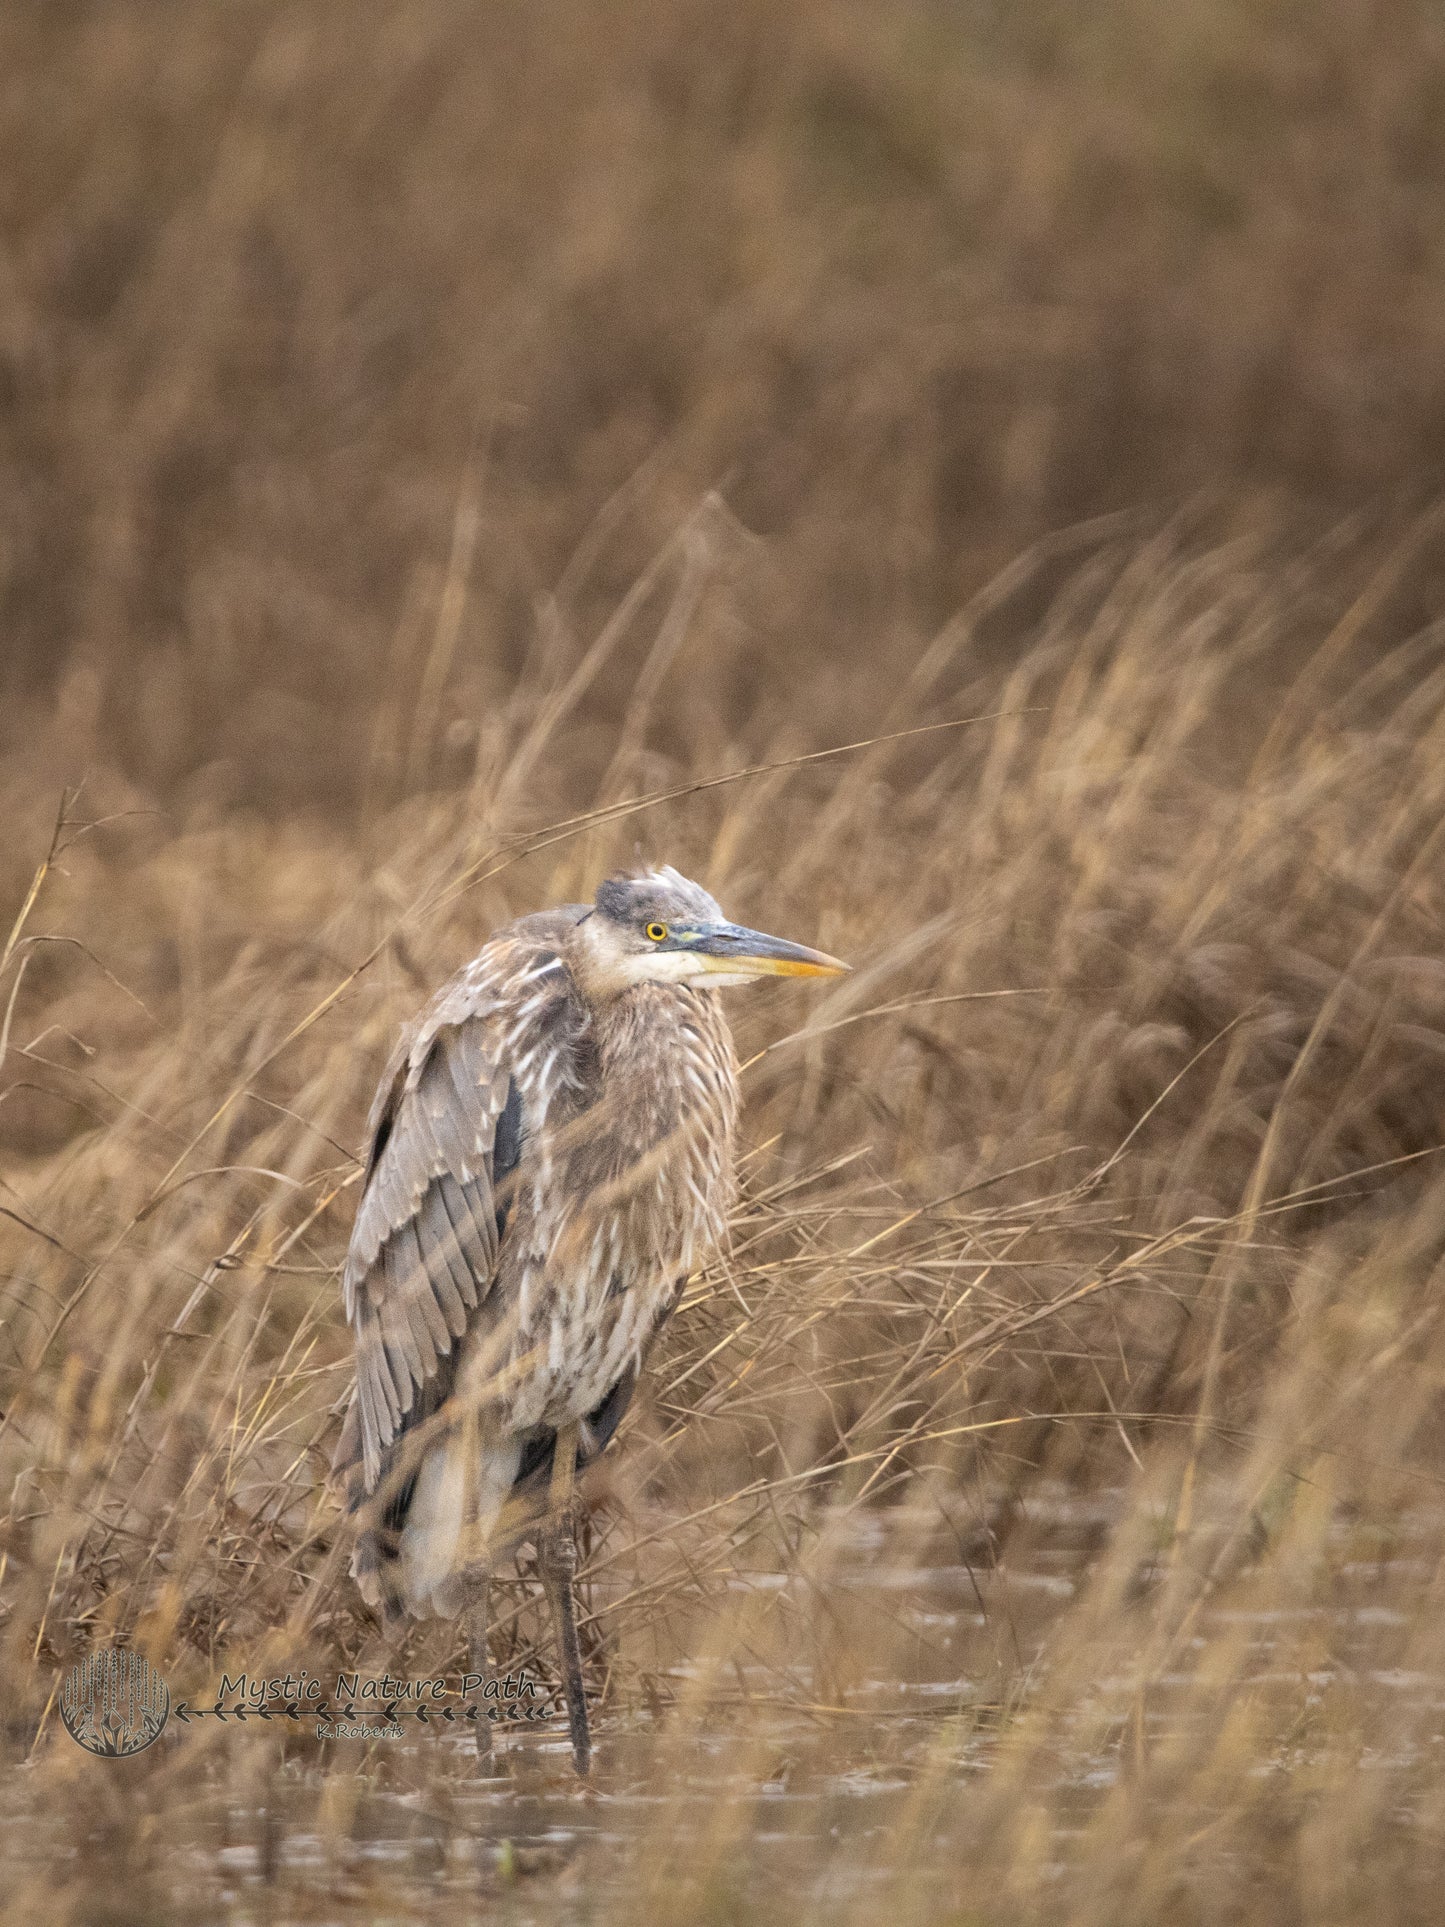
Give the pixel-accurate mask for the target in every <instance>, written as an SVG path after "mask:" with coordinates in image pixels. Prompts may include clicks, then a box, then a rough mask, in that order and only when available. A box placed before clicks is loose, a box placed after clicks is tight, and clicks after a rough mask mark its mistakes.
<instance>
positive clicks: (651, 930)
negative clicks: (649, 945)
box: [647, 923, 667, 943]
mask: <svg viewBox="0 0 1445 1927" xmlns="http://www.w3.org/2000/svg"><path fill="white" fill-rule="evenodd" d="M647 934H648V936H649V937H651V939H652V941H653V942H654V943H661V942H662V940H663V938H664V937H665V936H666V935H667V925H666V924H665V923H650V924H648V926H647Z"/></svg>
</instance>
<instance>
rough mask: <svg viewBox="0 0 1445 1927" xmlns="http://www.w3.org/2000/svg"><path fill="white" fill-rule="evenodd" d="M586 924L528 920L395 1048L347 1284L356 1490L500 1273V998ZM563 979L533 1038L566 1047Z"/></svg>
mask: <svg viewBox="0 0 1445 1927" xmlns="http://www.w3.org/2000/svg"><path fill="white" fill-rule="evenodd" d="M581 914H582V911H581V910H580V908H579V909H578V910H576V911H575V912H574V911H567V912H562V913H558V914H557V915H556V916H555V917H554V918H543V917H536V918H530V917H529V918H525V919H523V920H522V921H521V922H520V923H519V924H518V925H516V926H514V930H513V932H511V933H508V936H507V937H504V938H503V939H501V940H499V941H498V942H497V943H496V944H495V945H489V946H488V948H487V950H485V951H483V953H482V955H481V957H480V958H479V959H478V960H477V963H476V964H475V965H473V966H472V967H471V968H470V969H469V970H468V971H466V972H464V973H463V974H462V976H461V977H460V978H458V979H457V980H456V981H455V982H454V983H453V984H451V985H449V986H448V987H447V988H446V989H445V990H444V991H443V992H442V994H441V995H440V996H439V997H438V998H437V999H436V1000H435V1002H434V1003H433V1005H432V1007H431V1009H430V1011H429V1012H428V1013H427V1015H426V1016H425V1017H424V1018H423V1020H422V1022H421V1023H420V1024H419V1025H418V1026H417V1027H416V1029H415V1030H414V1031H413V1032H412V1033H411V1034H410V1035H409V1036H408V1037H407V1038H405V1039H403V1041H402V1043H401V1045H400V1046H399V1047H398V1049H397V1051H396V1053H395V1055H394V1056H393V1058H392V1060H391V1063H390V1064H389V1065H388V1067H387V1071H386V1075H385V1076H384V1078H383V1080H382V1084H381V1088H380V1090H379V1091H378V1093H377V1097H376V1102H375V1103H374V1104H373V1106H372V1114H371V1124H370V1129H371V1141H372V1146H373V1149H372V1154H371V1163H370V1166H369V1168H368V1171H367V1176H366V1182H365V1186H364V1189H363V1192H362V1197H361V1202H360V1204H359V1206H358V1207H357V1213H356V1223H355V1226H354V1228H353V1230H352V1234H351V1247H350V1250H349V1251H348V1253H347V1260H346V1270H345V1274H344V1278H343V1289H344V1294H345V1301H346V1315H347V1318H348V1319H349V1320H350V1322H351V1325H352V1328H353V1330H354V1333H355V1338H356V1411H357V1419H358V1421H359V1422H358V1423H357V1424H356V1425H348V1427H347V1430H346V1434H345V1441H346V1443H345V1449H346V1450H347V1451H349V1452H350V1453H351V1454H352V1457H353V1458H354V1457H355V1451H356V1446H357V1444H358V1443H359V1445H360V1459H361V1464H360V1473H361V1478H360V1487H361V1490H362V1491H363V1492H370V1491H372V1490H374V1488H375V1486H376V1483H377V1480H378V1478H379V1476H380V1472H381V1465H382V1457H383V1454H384V1453H385V1451H386V1448H387V1447H388V1446H390V1445H391V1444H392V1442H393V1441H394V1440H395V1439H396V1438H397V1436H398V1434H399V1433H400V1432H401V1431H403V1430H404V1429H405V1427H406V1423H407V1419H408V1415H409V1414H413V1413H415V1412H416V1411H417V1410H418V1409H419V1408H420V1409H422V1410H429V1409H432V1407H433V1406H434V1405H435V1403H436V1402H437V1401H436V1398H435V1396H434V1395H435V1393H436V1392H437V1391H438V1390H439V1389H440V1391H441V1392H442V1394H443V1395H444V1394H445V1389H446V1384H445V1381H446V1379H447V1375H448V1374H449V1373H450V1371H451V1370H452V1369H453V1353H454V1350H455V1347H456V1345H457V1343H458V1341H459V1340H460V1339H461V1338H462V1337H463V1336H464V1335H465V1333H466V1330H467V1327H468V1325H469V1324H470V1323H471V1322H472V1320H473V1319H474V1318H475V1317H476V1316H477V1315H478V1313H479V1310H480V1307H481V1305H482V1302H483V1300H484V1299H485V1298H486V1295H487V1292H488V1291H489V1289H490V1287H491V1284H492V1281H493V1279H494V1277H495V1275H496V1269H497V1255H498V1242H499V1232H498V1199H497V1198H496V1197H495V1195H494V1192H493V1151H494V1147H495V1144H496V1135H497V1124H498V1120H499V1118H500V1117H501V1116H502V1113H503V1111H504V1109H505V1107H506V1102H507V1096H508V1092H509V1090H510V1089H511V1087H512V1066H511V1065H510V1064H509V1063H508V1062H507V1061H506V1060H507V1057H508V1054H509V1052H508V1043H509V1040H510V1038H511V1037H512V1035H513V1034H514V1032H513V1031H512V1030H511V1029H510V1028H509V1018H510V1017H511V1016H512V1015H514V1012H513V1010H512V1009H511V1008H510V1007H509V1004H508V986H509V983H511V982H515V981H516V979H517V976H518V973H519V971H520V970H522V969H524V968H525V967H526V966H527V965H528V964H529V963H530V962H533V961H535V959H536V958H537V956H538V955H539V954H541V946H542V945H544V944H546V943H547V942H548V940H549V939H550V940H552V941H555V940H556V939H557V938H558V937H559V936H560V935H561V934H562V931H563V930H564V929H565V928H566V926H567V925H570V924H571V923H574V922H575V921H576V919H577V917H578V916H580V915H581ZM519 938H520V939H522V941H520V942H519V941H518V939H519ZM559 979H560V981H559V983H558V986H557V995H556V998H555V1000H548V1007H547V1008H546V1009H544V1010H540V1011H538V1012H537V1013H536V1028H537V1032H538V1034H541V1033H543V1032H545V1031H547V1030H549V1029H551V1028H553V1027H556V1030H557V1033H558V1037H559V1041H560V1039H561V1035H562V1032H563V1031H564V1030H565V1029H566V1027H567V1018H568V1014H569V1007H570V1006H571V985H570V978H568V977H567V975H566V973H565V972H561V973H559ZM513 1001H515V999H514V1000H513ZM439 1378H440V1379H442V1380H443V1381H444V1382H443V1384H442V1385H441V1386H440V1387H438V1386H437V1385H435V1384H433V1381H435V1380H437V1379H439ZM427 1385H431V1386H432V1391H431V1392H430V1393H429V1394H428V1397H427V1398H426V1399H421V1398H420V1396H419V1395H420V1394H421V1391H422V1388H423V1387H424V1386H427ZM358 1434H359V1439H358V1436H357V1435H358ZM339 1466H340V1453H338V1468H339Z"/></svg>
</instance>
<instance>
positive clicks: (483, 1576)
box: [467, 1566, 492, 1766]
mask: <svg viewBox="0 0 1445 1927" xmlns="http://www.w3.org/2000/svg"><path fill="white" fill-rule="evenodd" d="M490 1583H491V1575H490V1573H489V1572H488V1571H487V1569H486V1567H485V1566H474V1567H473V1568H472V1569H471V1571H470V1572H468V1574H467V1670H468V1671H469V1672H472V1673H478V1674H480V1675H481V1678H482V1681H483V1683H484V1684H485V1682H486V1679H487V1589H488V1586H489V1585H490ZM476 1742H477V1758H478V1759H479V1760H480V1761H481V1762H482V1763H483V1765H484V1766H490V1765H491V1763H492V1722H491V1721H490V1720H489V1719H488V1718H487V1701H486V1700H485V1698H484V1697H483V1695H482V1691H481V1689H480V1688H478V1690H477V1725H476Z"/></svg>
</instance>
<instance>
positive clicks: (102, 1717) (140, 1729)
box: [60, 1651, 171, 1760]
mask: <svg viewBox="0 0 1445 1927" xmlns="http://www.w3.org/2000/svg"><path fill="white" fill-rule="evenodd" d="M170 1710H171V1695H170V1689H169V1688H168V1687H167V1685H166V1683H165V1681H164V1680H163V1679H162V1678H161V1676H160V1674H159V1673H158V1672H157V1671H156V1669H155V1667H154V1666H152V1665H151V1664H150V1663H149V1662H148V1661H147V1660H144V1659H142V1658H141V1656H140V1654H139V1653H124V1652H118V1651H117V1652H100V1653H92V1654H91V1655H90V1657H89V1658H88V1659H83V1660H81V1661H80V1663H79V1665H77V1666H72V1667H71V1669H70V1671H69V1672H68V1673H67V1674H66V1675H65V1681H64V1684H63V1685H62V1686H61V1689H60V1717H61V1719H62V1720H64V1722H65V1730H66V1732H67V1733H68V1734H69V1735H70V1737H71V1739H73V1740H74V1741H75V1742H76V1744H77V1745H78V1746H83V1747H84V1748H85V1750H86V1752H87V1753H98V1754H99V1755H100V1756H101V1758H102V1759H112V1760H113V1759H119V1758H121V1757H122V1756H123V1755H125V1754H127V1753H141V1752H144V1750H145V1749H146V1747H148V1746H149V1745H150V1743H151V1741H152V1740H153V1739H155V1738H157V1737H158V1735H159V1733H160V1731H161V1728H162V1727H163V1726H164V1725H165V1723H166V1720H167V1718H168V1716H169V1714H170Z"/></svg>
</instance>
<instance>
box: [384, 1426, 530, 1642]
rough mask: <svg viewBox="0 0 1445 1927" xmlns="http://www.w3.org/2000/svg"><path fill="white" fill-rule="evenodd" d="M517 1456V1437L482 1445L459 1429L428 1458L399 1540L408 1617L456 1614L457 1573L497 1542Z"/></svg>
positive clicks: (459, 1601)
mask: <svg viewBox="0 0 1445 1927" xmlns="http://www.w3.org/2000/svg"><path fill="white" fill-rule="evenodd" d="M472 1455H476V1459H477V1461H478V1462H477V1463H476V1464H475V1465H474V1464H472V1463H469V1460H470V1459H471V1458H472ZM521 1457H522V1448H521V1444H520V1442H519V1441H518V1440H517V1439H515V1438H513V1439H501V1440H497V1441H495V1442H492V1441H487V1442H483V1443H481V1445H480V1446H479V1445H478V1441H477V1438H476V1435H475V1434H473V1435H472V1436H471V1438H468V1437H467V1435H466V1434H465V1432H463V1431H461V1430H458V1431H456V1432H453V1433H451V1434H450V1435H449V1436H448V1437H446V1438H444V1439H442V1440H440V1441H439V1442H438V1443H437V1444H436V1445H434V1446H433V1447H432V1449H431V1450H430V1451H429V1452H428V1453H427V1455H426V1457H425V1458H424V1459H423V1460H422V1462H421V1464H420V1466H419V1467H418V1468H417V1475H416V1485H415V1487H414V1489H413V1491H412V1495H411V1503H410V1505H409V1506H408V1507H407V1510H406V1517H405V1519H404V1520H403V1521H402V1524H401V1531H400V1534H399V1535H398V1539H397V1548H396V1559H395V1562H394V1572H393V1575H392V1576H393V1577H394V1580H395V1585H396V1591H397V1593H398V1595H399V1597H400V1601H401V1604H402V1607H403V1609H404V1610H405V1611H407V1612H409V1613H411V1614H413V1615H414V1616H415V1617H416V1618H419V1619H424V1618H425V1617H426V1616H427V1614H428V1613H432V1614H435V1615H436V1616H437V1617H438V1618H441V1619H451V1618H455V1617H456V1615H457V1614H458V1613H459V1612H460V1611H461V1609H462V1606H463V1605H464V1603H465V1601H464V1599H463V1593H462V1583H461V1581H462V1574H463V1573H464V1571H465V1570H466V1568H467V1567H468V1566H469V1565H471V1564H474V1563H476V1561H477V1559H478V1557H479V1555H483V1554H485V1551H486V1549H487V1548H489V1547H490V1546H491V1545H492V1544H493V1542H494V1540H495V1539H496V1537H497V1526H498V1523H499V1521H500V1520H501V1517H502V1512H503V1509H504V1508H505V1507H506V1505H507V1501H508V1498H509V1496H510V1494H511V1490H512V1487H513V1485H514V1484H515V1482H516V1478H517V1468H518V1466H519V1464H520V1463H521ZM469 1514H470V1516H468V1515H469ZM357 1550H358V1553H359V1552H360V1547H358V1548H357ZM358 1576H359V1575H358Z"/></svg>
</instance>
